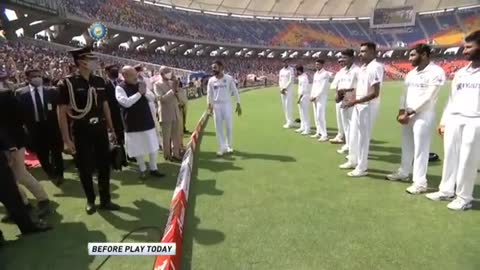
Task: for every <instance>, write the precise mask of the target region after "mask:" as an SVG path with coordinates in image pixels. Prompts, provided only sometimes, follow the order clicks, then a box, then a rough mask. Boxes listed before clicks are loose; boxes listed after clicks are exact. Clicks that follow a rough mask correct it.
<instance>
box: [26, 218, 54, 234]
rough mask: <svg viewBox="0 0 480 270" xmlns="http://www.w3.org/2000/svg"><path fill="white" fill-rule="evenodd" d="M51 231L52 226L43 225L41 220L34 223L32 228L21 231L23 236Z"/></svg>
mask: <svg viewBox="0 0 480 270" xmlns="http://www.w3.org/2000/svg"><path fill="white" fill-rule="evenodd" d="M51 229H52V226H50V225H48V224H47V223H45V222H44V221H43V220H39V221H37V222H35V223H34V226H33V227H32V228H30V229H28V230H26V231H22V234H23V235H28V234H33V233H39V232H46V231H49V230H51Z"/></svg>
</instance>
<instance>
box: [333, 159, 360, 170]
mask: <svg viewBox="0 0 480 270" xmlns="http://www.w3.org/2000/svg"><path fill="white" fill-rule="evenodd" d="M338 167H339V168H340V169H344V170H350V169H355V167H357V165H356V164H352V163H350V161H347V162H345V163H343V164H342V165H340V166H338Z"/></svg>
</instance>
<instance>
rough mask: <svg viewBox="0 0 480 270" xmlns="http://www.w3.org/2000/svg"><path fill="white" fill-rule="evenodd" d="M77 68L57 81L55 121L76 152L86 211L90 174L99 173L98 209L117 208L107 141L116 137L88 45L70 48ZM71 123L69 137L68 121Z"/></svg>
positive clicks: (91, 203) (91, 194)
mask: <svg viewBox="0 0 480 270" xmlns="http://www.w3.org/2000/svg"><path fill="white" fill-rule="evenodd" d="M70 53H71V54H72V56H73V60H74V62H75V65H76V66H77V67H78V71H77V72H76V73H74V74H71V75H70V76H68V77H66V78H65V79H63V80H62V81H61V82H60V83H59V104H58V105H59V106H58V121H59V125H60V129H61V132H62V137H63V142H64V144H65V151H66V152H68V153H71V154H73V155H75V158H76V162H77V168H78V171H79V174H80V181H81V182H82V186H83V190H84V191H85V195H86V196H87V206H86V208H85V210H86V212H87V214H89V215H91V214H93V213H95V211H96V207H95V191H94V189H93V179H92V174H93V172H94V169H96V170H97V172H98V190H99V193H100V208H101V209H105V210H119V209H120V207H119V206H118V205H116V204H114V203H112V202H111V199H110V148H109V146H110V144H109V137H108V132H107V127H108V129H109V130H110V131H111V134H110V136H111V138H112V139H113V140H116V138H115V132H114V128H113V124H112V119H111V116H110V109H109V107H108V102H107V99H106V94H105V80H104V79H103V78H101V77H98V76H95V75H94V74H93V71H95V70H96V69H97V63H98V59H97V58H96V57H95V56H94V55H93V54H92V49H91V48H89V47H86V48H82V49H76V50H73V51H70ZM69 120H70V121H72V122H73V127H72V137H73V141H72V137H71V136H70V132H69V124H68V122H69Z"/></svg>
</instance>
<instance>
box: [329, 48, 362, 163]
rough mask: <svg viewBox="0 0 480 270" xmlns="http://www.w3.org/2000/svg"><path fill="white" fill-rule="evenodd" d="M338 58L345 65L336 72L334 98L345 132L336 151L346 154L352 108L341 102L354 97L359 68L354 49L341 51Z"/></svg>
mask: <svg viewBox="0 0 480 270" xmlns="http://www.w3.org/2000/svg"><path fill="white" fill-rule="evenodd" d="M340 58H341V59H342V62H343V63H344V65H345V66H344V67H343V68H342V69H341V70H340V71H339V72H338V82H337V95H336V98H335V99H336V101H338V102H339V103H337V104H341V108H340V112H339V113H340V120H341V122H342V126H343V130H344V133H345V136H344V139H345V144H344V145H343V146H342V147H341V148H340V149H339V150H337V153H339V154H346V153H347V152H348V150H349V142H350V139H349V138H350V122H351V120H352V114H353V108H352V107H344V106H343V104H344V103H345V102H348V101H350V100H354V99H355V87H356V85H357V79H358V72H359V70H360V69H359V68H358V66H357V65H355V64H354V63H353V60H354V51H353V50H352V49H346V50H344V51H342V52H341V56H340Z"/></svg>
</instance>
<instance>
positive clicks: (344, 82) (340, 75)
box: [330, 64, 360, 90]
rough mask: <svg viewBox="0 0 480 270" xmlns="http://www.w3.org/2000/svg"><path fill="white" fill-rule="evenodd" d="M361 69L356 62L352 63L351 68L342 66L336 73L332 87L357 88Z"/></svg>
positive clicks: (339, 88)
mask: <svg viewBox="0 0 480 270" xmlns="http://www.w3.org/2000/svg"><path fill="white" fill-rule="evenodd" d="M359 71H360V68H359V67H358V66H357V65H355V64H353V65H351V66H350V68H347V67H343V68H341V69H340V70H339V71H338V72H337V74H335V78H334V79H333V82H332V85H331V87H330V89H337V90H346V89H355V88H356V86H357V80H358V72H359Z"/></svg>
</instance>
